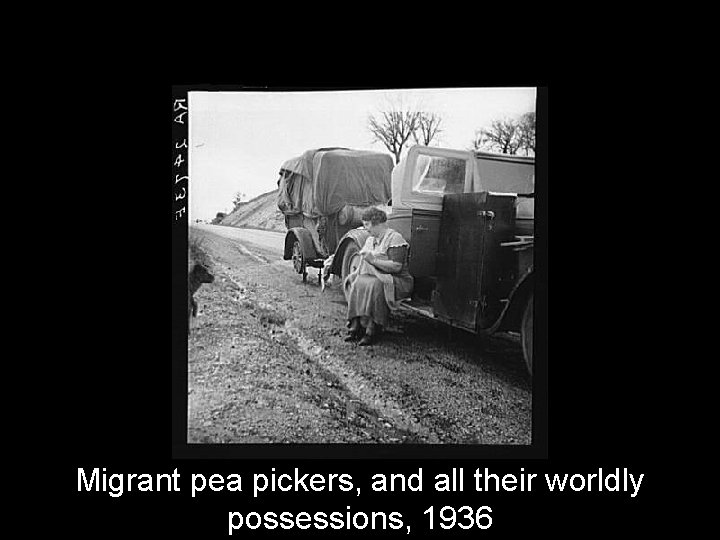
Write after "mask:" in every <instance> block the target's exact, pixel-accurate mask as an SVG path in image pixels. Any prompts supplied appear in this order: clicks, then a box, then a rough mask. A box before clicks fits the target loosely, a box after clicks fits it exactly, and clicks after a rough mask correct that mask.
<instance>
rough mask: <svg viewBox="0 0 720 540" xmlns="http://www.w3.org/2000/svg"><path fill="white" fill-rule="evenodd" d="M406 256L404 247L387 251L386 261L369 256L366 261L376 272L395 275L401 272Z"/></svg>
mask: <svg viewBox="0 0 720 540" xmlns="http://www.w3.org/2000/svg"><path fill="white" fill-rule="evenodd" d="M406 254H407V247H406V246H400V247H393V248H390V249H388V259H385V258H377V257H374V256H372V255H371V256H370V258H369V259H368V258H366V260H367V261H368V262H369V263H370V264H372V265H373V266H374V267H375V268H377V269H378V270H382V271H383V272H387V273H388V274H397V273H398V272H399V271H400V270H402V267H403V263H404V262H405V257H406Z"/></svg>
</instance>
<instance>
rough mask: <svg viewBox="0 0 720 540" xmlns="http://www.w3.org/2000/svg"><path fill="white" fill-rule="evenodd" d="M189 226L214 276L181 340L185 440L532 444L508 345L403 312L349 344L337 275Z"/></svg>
mask: <svg viewBox="0 0 720 540" xmlns="http://www.w3.org/2000/svg"><path fill="white" fill-rule="evenodd" d="M193 230H194V234H197V235H200V236H201V237H202V238H203V248H204V249H205V250H206V251H207V253H208V254H209V256H210V259H211V266H212V268H211V270H212V272H213V273H214V274H215V282H214V283H211V284H208V285H204V286H203V287H201V288H200V290H199V291H198V292H197V294H196V300H197V302H198V306H199V314H198V317H197V319H195V320H193V321H192V331H191V334H190V336H189V340H188V362H189V364H188V441H189V442H191V443H192V442H200V443H258V442H261V443H268V442H292V443H343V442H345V443H358V442H359V443H378V442H379V443H403V442H411V443H484V444H528V443H530V442H531V431H532V414H531V402H532V399H531V398H532V395H531V391H530V381H529V379H528V378H527V375H526V373H525V368H524V364H523V361H522V351H521V348H520V346H519V343H517V342H512V341H507V340H503V339H495V338H493V339H490V340H487V341H484V342H480V341H478V340H477V338H476V337H475V336H471V335H469V334H463V333H453V334H452V335H450V334H449V332H448V329H447V328H446V327H444V326H442V325H439V324H438V323H436V322H435V321H432V320H428V319H424V318H421V317H417V316H413V315H410V314H397V315H396V316H393V322H392V325H391V327H389V328H388V329H387V333H386V334H385V336H384V337H383V339H382V340H381V341H380V342H378V343H377V344H376V345H374V346H371V347H358V346H357V345H356V344H352V343H346V342H344V340H343V337H344V334H345V327H344V322H345V311H346V304H345V301H344V297H343V294H342V292H341V291H340V289H339V288H338V287H337V284H333V285H332V286H331V287H330V288H329V289H326V290H325V291H322V290H321V289H320V287H319V285H318V284H317V281H316V280H313V279H310V278H312V277H313V276H312V275H311V276H309V279H308V282H307V283H306V284H303V283H302V279H301V277H300V276H299V275H298V274H296V273H294V271H293V268H292V262H291V261H283V260H282V259H281V258H280V255H278V252H277V249H274V250H271V249H268V248H263V247H261V246H257V245H253V244H250V243H247V242H245V241H242V242H241V241H238V240H233V239H231V238H226V237H222V236H219V235H217V234H214V233H212V232H211V230H210V229H209V228H204V229H202V230H197V229H193Z"/></svg>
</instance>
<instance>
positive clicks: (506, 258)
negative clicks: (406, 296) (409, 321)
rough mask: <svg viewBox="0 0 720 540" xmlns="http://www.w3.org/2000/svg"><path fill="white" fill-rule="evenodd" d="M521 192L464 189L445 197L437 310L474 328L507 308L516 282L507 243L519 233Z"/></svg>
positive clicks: (443, 316)
mask: <svg viewBox="0 0 720 540" xmlns="http://www.w3.org/2000/svg"><path fill="white" fill-rule="evenodd" d="M514 224H515V196H514V195H507V194H491V193H488V192H480V193H460V194H447V195H445V196H444V198H443V210H442V218H441V223H440V234H439V239H438V257H437V265H436V274H437V284H436V288H435V291H434V292H433V294H432V304H433V312H434V313H435V316H436V317H438V318H439V319H441V320H443V321H445V322H447V323H449V324H452V325H453V326H457V327H460V328H464V329H467V330H470V331H473V332H476V331H478V330H480V329H482V328H487V327H489V326H491V325H492V323H493V322H495V320H496V319H497V317H498V316H499V315H500V313H501V312H502V308H503V300H505V299H507V297H508V294H509V292H510V288H511V287H512V276H511V274H512V272H514V265H513V258H512V253H511V252H510V250H506V249H502V248H501V247H500V243H501V242H506V241H510V240H512V239H513V238H514Z"/></svg>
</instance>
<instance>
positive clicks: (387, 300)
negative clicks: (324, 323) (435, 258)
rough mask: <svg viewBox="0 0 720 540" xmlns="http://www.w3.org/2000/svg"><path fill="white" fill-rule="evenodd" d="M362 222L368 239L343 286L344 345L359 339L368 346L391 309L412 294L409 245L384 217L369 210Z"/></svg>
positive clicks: (380, 328) (386, 320) (377, 212)
mask: <svg viewBox="0 0 720 540" xmlns="http://www.w3.org/2000/svg"><path fill="white" fill-rule="evenodd" d="M362 222H363V226H364V227H365V228H366V229H367V230H368V231H369V232H370V236H369V237H368V239H367V241H366V242H365V245H364V246H363V248H362V249H361V250H360V257H361V262H360V265H359V266H358V267H357V268H356V269H355V271H354V272H353V273H352V274H350V275H349V276H348V277H347V278H346V279H345V282H344V283H343V286H344V288H345V295H346V297H347V301H348V310H347V319H348V326H349V328H350V330H349V331H348V335H347V337H346V338H345V341H353V340H356V339H360V343H359V345H370V344H372V343H373V342H374V341H375V340H376V339H377V336H378V335H379V334H380V332H381V331H382V328H383V327H384V326H387V322H388V318H389V316H390V309H392V308H395V307H396V305H397V302H398V301H399V300H402V299H403V298H407V297H409V296H410V293H412V288H413V277H412V276H411V275H410V273H409V272H408V264H407V254H408V249H409V245H408V243H407V242H406V241H405V239H404V238H403V237H402V235H401V234H400V233H398V232H396V231H394V230H392V229H391V228H389V227H388V225H387V214H385V212H383V211H382V210H380V209H378V208H370V209H368V210H366V211H365V212H364V213H363V215H362Z"/></svg>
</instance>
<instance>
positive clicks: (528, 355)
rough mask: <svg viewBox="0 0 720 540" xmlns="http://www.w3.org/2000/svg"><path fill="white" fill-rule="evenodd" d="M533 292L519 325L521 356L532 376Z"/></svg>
mask: <svg viewBox="0 0 720 540" xmlns="http://www.w3.org/2000/svg"><path fill="white" fill-rule="evenodd" d="M533 296H534V295H533V294H532V293H531V294H530V298H529V299H528V303H527V306H525V312H524V313H523V318H522V323H521V326H520V337H521V340H522V348H523V357H524V358H525V365H526V366H527V370H528V373H530V375H531V376H532V357H533V303H534V302H533Z"/></svg>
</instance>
